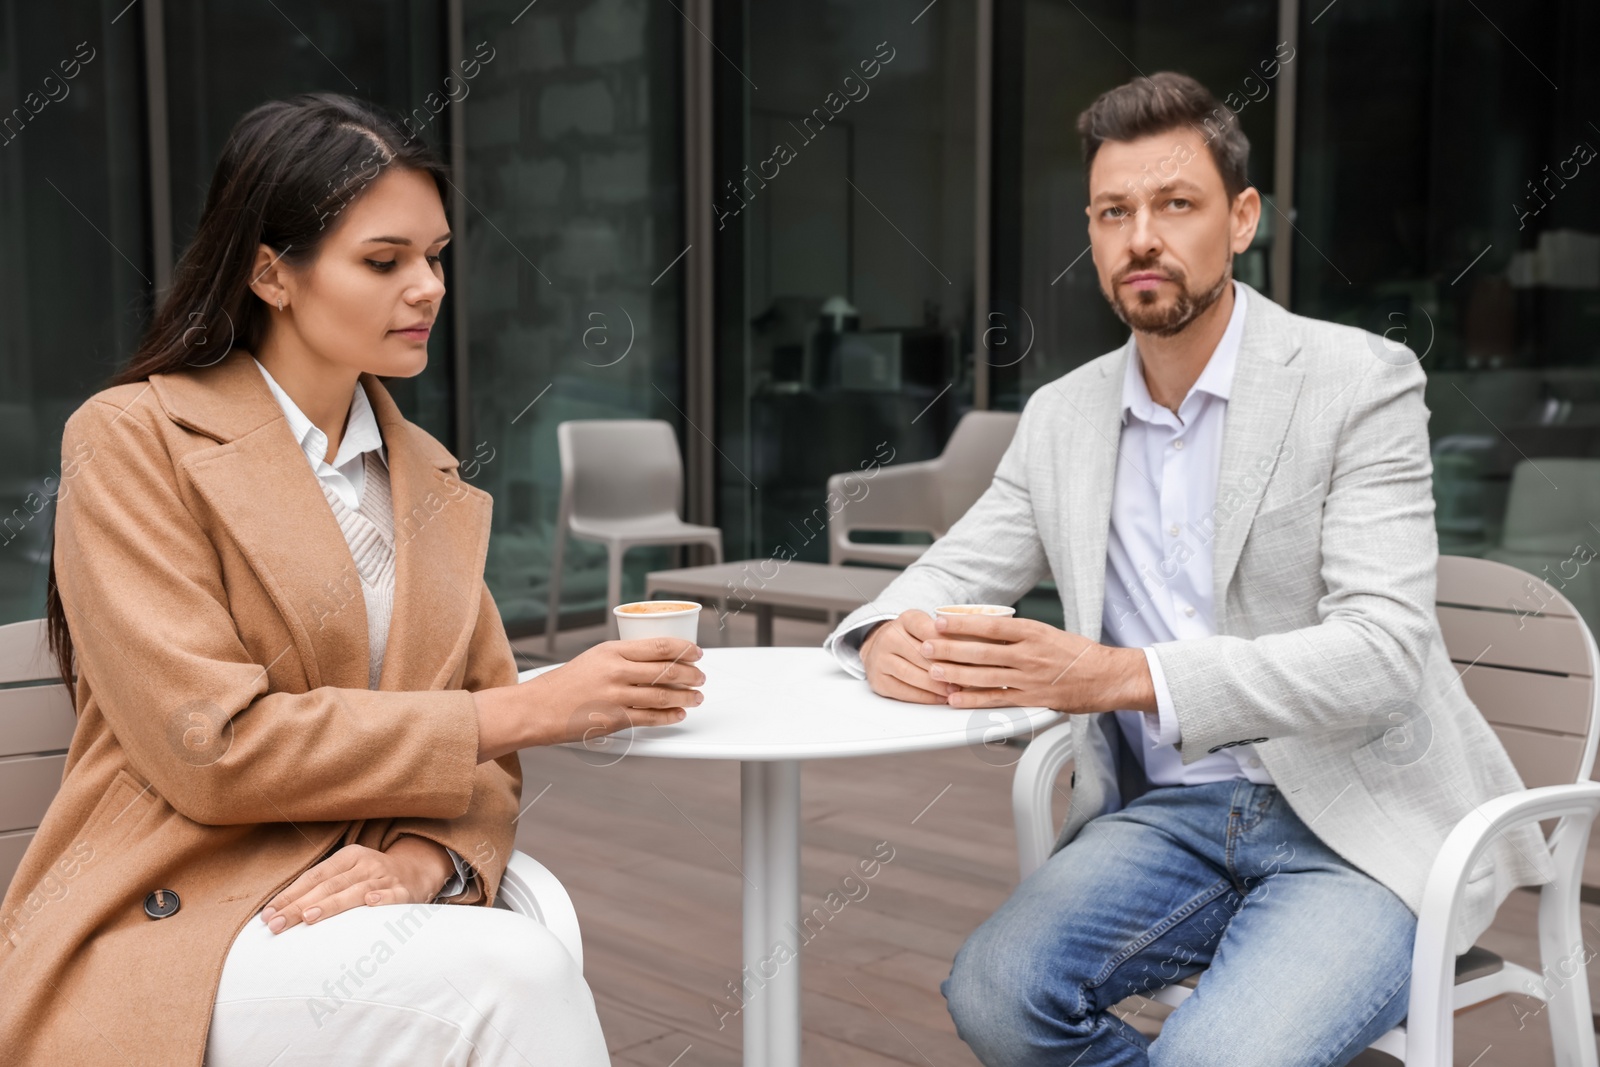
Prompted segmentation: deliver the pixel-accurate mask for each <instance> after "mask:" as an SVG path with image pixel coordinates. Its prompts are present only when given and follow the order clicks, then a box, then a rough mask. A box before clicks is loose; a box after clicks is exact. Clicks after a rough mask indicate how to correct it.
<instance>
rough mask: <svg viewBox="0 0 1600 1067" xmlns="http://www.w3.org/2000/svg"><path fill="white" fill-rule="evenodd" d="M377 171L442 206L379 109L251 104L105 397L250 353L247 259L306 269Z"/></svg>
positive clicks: (51, 606)
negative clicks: (413, 181)
mask: <svg viewBox="0 0 1600 1067" xmlns="http://www.w3.org/2000/svg"><path fill="white" fill-rule="evenodd" d="M386 169H400V170H414V171H420V172H421V173H424V174H427V175H428V176H430V177H432V178H433V180H434V183H435V184H436V185H437V186H438V187H439V196H440V197H441V198H442V199H444V200H445V202H446V203H448V202H449V197H448V195H447V194H446V189H447V187H448V185H449V182H448V180H447V177H446V176H447V173H448V172H447V170H446V168H445V165H444V163H443V162H441V161H440V159H439V157H438V155H437V154H436V153H435V152H434V151H433V150H432V149H431V148H429V147H428V146H427V145H426V144H425V143H423V142H422V141H419V140H417V139H416V137H415V135H413V134H410V133H408V132H407V131H406V129H405V128H404V127H403V126H402V125H401V124H400V122H399V120H398V119H397V118H396V117H394V116H393V115H391V114H389V113H388V112H386V111H384V110H383V109H381V108H379V107H377V106H375V105H373V104H370V103H368V102H367V101H364V100H358V99H356V98H355V97H350V96H344V95H341V94H339V93H305V94H302V95H300V96H296V97H293V98H291V99H289V100H275V101H273V102H271V103H267V104H262V105H261V106H260V107H257V108H255V109H253V110H251V111H250V112H249V113H247V114H246V115H245V116H244V117H243V118H241V119H240V120H239V121H238V123H237V124H236V125H235V126H234V127H233V132H231V133H230V134H228V140H227V143H226V144H224V145H223V147H222V158H221V159H219V160H218V161H217V170H216V173H215V174H213V175H212V178H211V188H210V190H209V191H208V192H207V193H206V202H205V207H204V209H203V210H202V211H201V213H200V224H199V226H198V227H197V228H196V229H195V235H194V240H193V241H191V242H190V244H189V247H188V248H186V249H185V250H184V252H183V255H182V256H181V257H179V259H178V262H177V265H176V266H175V267H174V268H173V273H172V285H171V287H170V288H169V289H168V290H167V293H166V295H165V296H164V297H162V298H161V301H160V305H159V306H158V307H157V308H156V312H155V315H154V317H152V319H151V320H150V325H149V327H148V328H147V329H146V330H145V334H144V339H143V340H142V341H141V342H140V343H139V347H138V349H137V350H136V351H135V352H134V353H133V356H132V357H131V358H130V359H129V360H128V363H127V365H126V366H124V367H123V368H122V369H121V370H120V371H118V372H117V373H116V374H115V375H114V376H113V377H112V378H111V380H110V381H109V382H107V383H106V386H105V387H106V388H110V387H112V386H116V385H126V384H128V383H130V382H140V381H144V380H146V379H147V378H149V377H150V375H152V374H168V373H172V372H175V371H180V370H183V369H184V368H186V367H203V366H206V365H208V364H212V363H218V362H221V360H222V359H223V358H224V357H225V356H226V355H227V354H228V353H229V352H230V351H232V350H233V349H235V348H241V349H244V350H245V351H249V352H254V351H255V349H256V347H257V346H258V345H259V344H260V342H261V339H262V337H263V336H265V334H266V330H267V322H268V319H267V309H266V306H265V304H264V303H263V302H262V301H261V299H260V298H259V297H257V296H256V294H255V293H254V292H253V291H252V290H251V288H250V283H251V282H252V281H253V280H254V278H253V276H252V271H253V270H254V269H255V266H254V265H255V258H256V249H257V248H258V247H259V246H260V245H262V244H265V245H267V246H268V247H269V248H272V249H274V250H275V251H276V252H277V253H278V258H279V260H281V261H282V262H284V263H286V264H288V265H290V266H291V267H295V266H303V265H305V264H307V263H309V262H310V261H311V260H313V259H314V258H315V257H316V254H317V250H318V249H319V248H320V246H321V244H322V241H323V240H324V238H326V237H327V235H328V234H329V233H330V232H331V231H332V229H333V226H334V224H335V222H336V221H337V219H338V216H339V214H340V212H342V211H343V210H344V208H346V207H348V206H349V205H350V204H351V203H352V202H353V201H354V200H355V199H356V198H357V197H359V196H360V195H361V194H362V192H363V191H364V190H365V189H366V187H367V186H368V185H370V184H371V182H372V181H373V180H374V179H375V178H377V177H378V175H379V174H380V173H381V172H382V171H383V170H386ZM53 534H54V528H53V527H52V549H51V553H50V570H49V574H48V577H47V585H46V591H45V624H46V629H47V631H48V634H49V642H50V652H51V654H52V656H53V657H54V659H55V661H56V667H57V669H58V670H59V671H60V674H61V681H62V684H63V685H65V686H66V687H67V688H68V689H71V688H72V685H73V682H72V634H71V633H70V632H69V631H68V628H67V618H66V613H65V612H64V611H63V610H62V606H61V594H60V592H59V591H58V590H57V589H56V564H55V551H54V547H53V542H54V535H53Z"/></svg>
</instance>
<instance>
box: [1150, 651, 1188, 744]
mask: <svg viewBox="0 0 1600 1067" xmlns="http://www.w3.org/2000/svg"><path fill="white" fill-rule="evenodd" d="M1144 661H1145V663H1146V665H1148V666H1149V668H1150V682H1151V685H1152V687H1153V688H1154V689H1155V691H1156V710H1155V711H1153V712H1150V711H1147V712H1145V718H1146V721H1147V722H1148V723H1149V724H1150V728H1151V729H1153V730H1154V731H1155V732H1156V743H1157V744H1159V745H1176V744H1177V743H1178V739H1179V737H1181V736H1182V734H1181V732H1180V731H1179V729H1178V712H1177V710H1176V709H1175V708H1173V706H1172V693H1171V692H1170V691H1169V690H1168V689H1167V676H1166V674H1165V672H1163V671H1162V670H1161V660H1160V658H1159V657H1158V656H1157V655H1156V650H1155V649H1154V648H1152V647H1149V646H1146V647H1145V649H1144Z"/></svg>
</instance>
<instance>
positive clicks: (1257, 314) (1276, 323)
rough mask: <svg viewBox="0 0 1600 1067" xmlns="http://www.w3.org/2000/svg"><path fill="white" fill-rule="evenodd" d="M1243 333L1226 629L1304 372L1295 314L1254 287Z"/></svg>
mask: <svg viewBox="0 0 1600 1067" xmlns="http://www.w3.org/2000/svg"><path fill="white" fill-rule="evenodd" d="M1248 299H1249V306H1248V309H1247V311H1246V315H1245V327H1244V337H1243V338H1242V339H1241V341H1240V344H1239V361H1238V365H1237V367H1236V369H1235V371H1234V376H1233V387H1232V389H1231V390H1230V393H1229V398H1228V410H1227V415H1226V416H1225V418H1224V421H1223V430H1222V462H1221V469H1220V471H1219V473H1218V478H1217V505H1216V512H1215V514H1216V516H1217V528H1216V534H1215V540H1214V541H1213V542H1212V557H1211V568H1212V578H1213V594H1214V601H1213V603H1214V610H1215V613H1216V619H1215V625H1216V628H1217V631H1218V632H1219V633H1223V632H1226V631H1225V630H1224V628H1223V627H1224V612H1225V611H1226V605H1227V597H1226V595H1225V594H1226V592H1227V588H1228V583H1229V582H1231V581H1232V580H1233V573H1234V569H1235V568H1236V567H1237V566H1238V563H1239V554H1240V552H1241V551H1243V548H1244V541H1245V536H1246V535H1247V534H1248V533H1249V532H1250V524H1251V523H1252V522H1253V521H1255V516H1256V512H1257V511H1258V510H1259V509H1260V507H1261V498H1262V497H1263V496H1265V495H1266V486H1267V484H1268V483H1269V482H1270V481H1271V480H1272V476H1273V474H1274V473H1275V472H1276V471H1277V466H1278V453H1279V450H1280V449H1281V447H1282V445H1283V438H1284V434H1285V432H1286V431H1287V430H1288V427H1289V420H1290V418H1291V417H1292V416H1293V414H1294V408H1295V402H1296V400H1298V398H1299V396H1300V382H1301V379H1302V377H1303V375H1302V373H1301V371H1300V370H1299V369H1298V368H1296V367H1292V366H1289V365H1288V364H1289V362H1290V361H1291V360H1293V359H1294V357H1295V354H1296V353H1298V352H1299V351H1300V338H1299V334H1298V333H1297V332H1296V331H1295V330H1294V329H1293V326H1292V323H1291V321H1290V320H1289V317H1288V315H1287V314H1286V313H1285V312H1284V311H1283V309H1281V308H1279V307H1278V306H1277V305H1276V304H1274V303H1272V302H1271V301H1270V300H1268V299H1267V297H1265V296H1264V295H1262V294H1261V293H1258V292H1256V291H1255V290H1253V289H1252V290H1250V292H1249V297H1248Z"/></svg>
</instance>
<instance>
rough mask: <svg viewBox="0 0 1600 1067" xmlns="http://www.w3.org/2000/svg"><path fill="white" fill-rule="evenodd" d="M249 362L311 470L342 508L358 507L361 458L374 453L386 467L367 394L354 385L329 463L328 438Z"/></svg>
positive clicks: (362, 471)
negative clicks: (335, 451) (335, 494)
mask: <svg viewBox="0 0 1600 1067" xmlns="http://www.w3.org/2000/svg"><path fill="white" fill-rule="evenodd" d="M250 358H251V359H252V360H254V361H255V365H256V366H257V367H260V368H261V376H262V377H263V378H265V379H266V380H267V388H269V389H271V390H272V395H273V396H274V397H275V398H277V401H278V406H279V407H281V408H282V409H283V417H284V418H286V419H288V420H289V429H290V431H292V432H293V433H294V439H295V440H296V441H298V442H300V449H301V451H303V452H304V453H305V454H306V459H307V460H309V461H310V463H311V470H312V471H313V472H314V473H315V474H316V476H317V478H318V479H320V480H321V481H322V482H324V483H325V484H326V485H327V486H328V488H330V489H332V490H333V491H334V492H335V493H337V494H339V499H340V500H343V501H344V506H345V507H347V508H349V509H350V510H351V511H354V510H355V509H356V508H358V507H360V506H361V490H362V489H363V488H364V486H365V483H366V480H367V475H366V471H365V469H364V466H365V465H364V464H363V463H362V460H361V457H362V454H363V453H366V452H373V451H376V452H377V453H378V458H379V459H381V460H383V465H384V466H385V467H387V466H388V465H389V450H388V449H387V448H386V447H384V444H383V435H382V434H381V433H379V432H378V417H377V416H376V415H374V414H373V413H372V404H371V402H369V401H368V400H367V391H366V390H365V389H363V388H361V383H360V382H357V383H356V391H355V395H354V396H353V397H352V398H351V400H350V418H349V420H348V421H347V422H346V423H345V428H344V436H343V437H342V438H340V440H339V453H338V455H336V456H334V457H333V462H332V463H329V462H328V460H327V456H328V435H327V434H325V433H323V432H322V431H321V430H320V429H318V428H317V425H316V423H314V422H312V421H311V420H310V419H308V418H306V416H305V414H304V413H303V412H302V411H301V410H300V408H299V406H298V405H297V404H295V402H294V401H293V400H292V399H290V397H289V394H288V393H286V392H284V391H283V386H281V385H279V384H278V383H277V381H276V380H275V379H274V378H273V377H272V375H271V374H269V373H267V368H266V367H263V366H262V365H261V361H260V360H259V359H256V358H255V357H254V356H251V357H250Z"/></svg>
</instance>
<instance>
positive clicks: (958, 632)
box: [885, 612, 1156, 713]
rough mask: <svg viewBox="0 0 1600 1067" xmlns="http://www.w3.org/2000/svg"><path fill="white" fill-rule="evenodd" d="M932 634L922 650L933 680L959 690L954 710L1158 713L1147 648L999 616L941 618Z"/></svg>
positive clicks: (953, 698) (953, 696)
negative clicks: (1107, 642)
mask: <svg viewBox="0 0 1600 1067" xmlns="http://www.w3.org/2000/svg"><path fill="white" fill-rule="evenodd" d="M907 614H910V613H909V612H908V613H907ZM904 617H905V616H901V618H904ZM885 625H888V624H887V623H886V624H885ZM933 630H934V634H933V636H932V637H929V638H927V639H925V640H923V642H922V644H921V646H920V647H919V648H918V649H917V650H916V652H917V655H918V657H919V661H920V662H924V663H926V664H927V665H928V668H927V673H928V678H929V681H930V682H931V683H938V682H948V683H950V684H951V685H952V686H953V687H954V691H952V692H951V693H950V696H949V697H948V703H949V704H950V706H951V707H953V708H1003V707H1045V708H1054V709H1055V710H1057V711H1064V712H1068V713H1075V712H1089V711H1117V710H1128V711H1155V710H1156V694H1155V684H1154V683H1153V682H1152V681H1151V679H1150V668H1149V665H1148V664H1147V663H1146V662H1145V657H1144V651H1143V650H1142V649H1137V648H1113V647H1111V646H1109V645H1101V644H1096V643H1095V642H1093V641H1090V640H1089V639H1088V638H1086V637H1082V636H1080V635H1078V634H1075V633H1069V632H1067V631H1065V630H1060V629H1057V628H1056V627H1054V626H1050V625H1048V624H1046V623H1042V622H1036V621H1034V620H1032V619H1016V618H1004V617H997V616H993V615H961V616H948V615H941V616H939V617H938V618H937V619H935V620H933ZM963 637H980V638H984V639H985V640H983V641H964V640H960V638H963ZM990 642H995V643H990Z"/></svg>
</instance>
